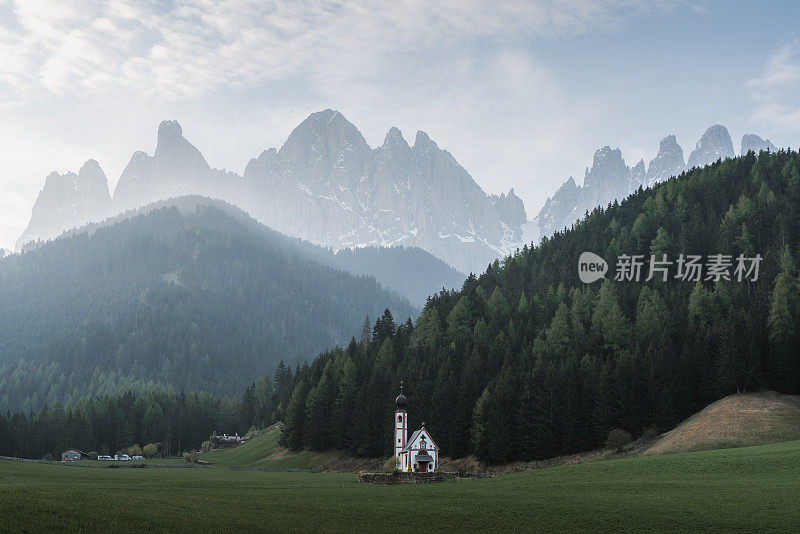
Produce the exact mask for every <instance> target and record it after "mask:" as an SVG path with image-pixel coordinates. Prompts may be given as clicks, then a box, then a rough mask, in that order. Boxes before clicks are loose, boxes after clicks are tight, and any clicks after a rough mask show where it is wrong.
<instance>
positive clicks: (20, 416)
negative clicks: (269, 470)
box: [0, 361, 293, 458]
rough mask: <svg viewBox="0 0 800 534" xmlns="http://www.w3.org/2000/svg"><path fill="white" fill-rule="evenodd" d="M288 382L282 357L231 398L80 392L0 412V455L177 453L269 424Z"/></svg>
mask: <svg viewBox="0 0 800 534" xmlns="http://www.w3.org/2000/svg"><path fill="white" fill-rule="evenodd" d="M292 382H293V372H292V369H291V368H290V367H288V366H286V365H285V364H284V363H283V361H281V362H280V364H279V365H278V367H277V370H276V372H275V377H274V379H272V378H270V376H269V375H264V376H262V377H261V378H260V379H259V380H257V381H256V382H254V383H252V384H251V385H250V386H248V387H247V388H246V389H245V391H244V393H243V394H242V395H241V396H240V397H239V398H237V399H228V398H219V397H215V396H213V395H211V394H210V393H196V392H188V393H187V392H180V393H167V392H162V391H147V392H143V393H141V394H135V393H133V392H131V391H128V392H126V393H124V394H122V395H116V396H112V395H103V396H99V397H94V398H85V399H82V400H80V401H78V402H76V403H75V404H74V405H72V406H69V407H64V406H63V405H62V404H61V403H60V402H56V403H54V404H52V405H49V406H45V407H43V408H42V409H40V410H39V411H37V412H28V413H25V412H13V413H12V412H10V411H9V412H6V413H0V456H14V457H20V458H43V457H47V458H50V457H52V458H59V457H60V456H59V455H60V454H61V453H62V452H63V451H65V450H67V449H77V450H80V451H82V452H84V453H86V454H90V453H93V454H94V455H98V454H111V455H113V454H116V453H131V452H133V453H134V454H147V455H148V456H154V455H155V454H156V453H157V454H159V455H162V456H175V455H178V454H180V453H183V452H188V451H191V450H194V449H199V448H200V446H201V444H202V443H203V442H204V441H206V440H208V438H209V436H211V435H212V434H213V433H215V432H216V433H218V434H223V433H227V434H233V433H235V432H238V433H240V434H244V433H245V432H247V431H248V429H251V428H264V427H267V426H269V425H271V424H273V423H275V422H276V421H278V420H279V419H280V418H281V416H282V409H283V408H282V406H283V405H285V404H286V402H287V401H288V396H289V394H290V393H291V387H292ZM140 444H141V445H142V446H143V447H140ZM148 445H151V446H154V447H156V449H155V450H153V449H152V448H149V449H148Z"/></svg>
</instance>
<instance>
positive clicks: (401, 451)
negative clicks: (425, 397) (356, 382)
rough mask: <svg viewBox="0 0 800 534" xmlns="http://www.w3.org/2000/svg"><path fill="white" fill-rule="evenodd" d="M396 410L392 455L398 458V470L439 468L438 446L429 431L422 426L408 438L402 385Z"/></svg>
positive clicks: (419, 470)
mask: <svg viewBox="0 0 800 534" xmlns="http://www.w3.org/2000/svg"><path fill="white" fill-rule="evenodd" d="M395 402H396V403H397V411H395V412H394V457H395V458H397V459H398V464H399V467H400V471H402V472H404V473H433V472H435V471H436V470H437V469H439V447H438V446H437V445H436V443H434V441H433V438H431V434H430V432H428V431H427V430H426V429H425V423H422V428H420V429H419V430H417V431H416V432H414V433H413V434H412V435H411V439H408V412H407V411H406V407H407V406H408V400H407V399H406V396H405V395H403V386H402V384H401V385H400V395H398V396H397V399H396V400H395Z"/></svg>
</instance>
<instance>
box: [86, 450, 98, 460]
mask: <svg viewBox="0 0 800 534" xmlns="http://www.w3.org/2000/svg"><path fill="white" fill-rule="evenodd" d="M86 457H87V458H89V459H90V460H97V452H95V451H89V452H87V453H86Z"/></svg>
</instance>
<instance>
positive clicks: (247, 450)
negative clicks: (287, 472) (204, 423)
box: [200, 425, 343, 470]
mask: <svg viewBox="0 0 800 534" xmlns="http://www.w3.org/2000/svg"><path fill="white" fill-rule="evenodd" d="M279 436H280V429H279V428H278V426H277V425H276V426H273V427H272V428H270V429H269V430H267V431H266V432H264V433H263V434H261V435H260V436H258V437H256V438H254V439H252V440H250V441H248V442H247V443H245V444H244V445H240V446H238V447H234V448H232V449H217V450H215V451H211V452H207V453H204V454H201V455H200V458H201V459H202V460H204V461H206V462H211V463H212V464H213V465H215V466H219V467H230V466H237V467H267V468H275V469H303V470H314V469H319V468H321V467H323V466H324V465H326V464H328V463H330V462H331V461H333V460H335V459H337V458H338V457H340V456H342V454H343V453H341V452H336V451H331V452H316V451H302V452H297V453H289V452H288V451H286V450H285V449H283V448H282V447H281V446H280V445H278V437H279Z"/></svg>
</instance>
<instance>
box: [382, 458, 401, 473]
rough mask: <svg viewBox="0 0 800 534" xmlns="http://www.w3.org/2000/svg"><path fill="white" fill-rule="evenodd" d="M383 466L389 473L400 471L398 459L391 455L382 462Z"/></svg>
mask: <svg viewBox="0 0 800 534" xmlns="http://www.w3.org/2000/svg"><path fill="white" fill-rule="evenodd" d="M383 468H384V469H385V470H386V471H387V472H389V473H397V472H399V471H400V459H399V458H395V457H394V456H391V457H389V458H387V459H386V461H385V462H383Z"/></svg>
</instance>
